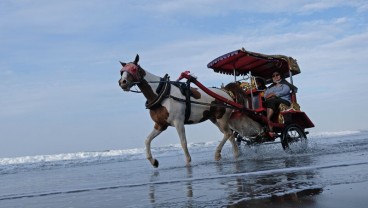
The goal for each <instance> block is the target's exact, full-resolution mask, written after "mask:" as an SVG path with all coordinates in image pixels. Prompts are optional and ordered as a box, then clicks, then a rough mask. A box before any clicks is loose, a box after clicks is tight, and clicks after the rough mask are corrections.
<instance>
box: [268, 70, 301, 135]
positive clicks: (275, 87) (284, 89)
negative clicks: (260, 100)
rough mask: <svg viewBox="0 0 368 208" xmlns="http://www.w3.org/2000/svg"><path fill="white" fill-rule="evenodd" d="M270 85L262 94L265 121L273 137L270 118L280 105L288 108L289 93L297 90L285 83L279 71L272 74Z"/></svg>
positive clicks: (289, 101)
mask: <svg viewBox="0 0 368 208" xmlns="http://www.w3.org/2000/svg"><path fill="white" fill-rule="evenodd" d="M272 82H273V83H272V84H271V85H270V86H269V87H268V88H267V89H266V91H265V94H264V98H265V101H264V106H265V107H266V109H267V111H266V113H267V119H268V128H269V132H270V136H271V137H275V135H276V134H275V133H274V132H273V129H272V125H271V123H272V122H271V118H272V116H273V115H274V113H275V112H276V111H277V110H278V108H279V106H280V104H281V103H283V104H285V105H287V106H290V103H291V96H290V92H291V91H294V92H296V90H297V88H296V87H295V86H294V85H292V84H290V83H289V82H288V81H286V80H285V79H284V78H283V76H282V73H281V72H280V71H274V72H273V73H272Z"/></svg>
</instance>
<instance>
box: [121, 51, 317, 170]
mask: <svg viewBox="0 0 368 208" xmlns="http://www.w3.org/2000/svg"><path fill="white" fill-rule="evenodd" d="M138 61H139V56H138V55H137V56H136V58H135V60H134V61H133V62H130V63H122V62H121V65H122V66H123V68H122V69H121V70H120V74H121V78H120V80H119V85H120V87H121V88H122V89H123V90H124V91H132V90H131V87H132V86H135V85H137V86H138V88H139V89H140V91H141V92H142V93H143V94H144V96H145V97H146V99H147V102H146V108H148V109H149V110H150V116H151V118H152V120H153V121H154V123H155V124H154V127H153V130H152V132H151V133H150V134H149V135H148V137H147V139H146V141H145V144H146V155H147V159H148V160H149V161H150V162H151V164H152V165H153V166H154V167H158V165H159V163H158V161H157V160H156V159H154V158H153V157H152V154H151V141H152V140H153V139H154V138H155V137H156V136H158V135H159V134H160V133H161V132H163V131H164V130H166V128H167V127H168V126H173V127H175V128H176V130H177V132H178V135H179V137H180V141H181V145H182V148H183V150H184V153H185V156H186V161H187V163H190V161H191V157H190V154H189V151H188V148H187V140H186V135H185V129H184V125H186V124H196V123H200V122H203V121H205V120H210V121H211V122H213V123H214V124H215V125H216V126H217V127H218V128H219V129H220V131H221V132H222V133H223V134H224V137H223V139H222V140H221V142H220V143H219V145H218V146H217V149H216V152H215V159H216V160H220V159H221V150H222V147H223V145H224V144H225V142H226V141H228V140H229V141H230V142H231V144H232V147H233V151H234V156H235V157H238V155H239V152H238V151H239V150H238V144H239V143H240V142H241V141H244V142H245V143H246V144H248V145H251V144H255V143H265V142H274V141H275V139H276V138H278V137H279V138H280V140H281V144H282V147H283V148H284V149H285V150H288V149H290V148H291V145H290V144H291V143H296V142H301V141H306V134H307V132H306V131H305V129H307V128H311V127H314V124H313V123H312V122H311V120H310V119H309V118H308V116H307V115H306V114H305V113H304V112H303V111H301V110H300V106H299V105H298V104H297V102H296V91H295V90H294V91H292V92H290V93H291V94H292V95H291V97H292V102H291V105H290V106H280V109H279V112H277V116H275V117H274V118H272V119H271V121H270V120H269V119H267V117H266V109H265V108H264V106H263V99H264V98H263V97H262V94H263V91H264V89H260V88H259V84H257V81H259V80H261V81H263V84H269V83H271V75H272V73H273V72H274V71H275V70H276V69H277V70H278V71H280V72H281V73H282V74H283V75H284V77H285V78H290V82H291V84H292V83H293V80H292V76H293V75H296V74H299V73H300V69H299V66H298V64H297V63H296V60H294V59H293V58H291V57H287V56H282V55H274V56H269V55H263V54H259V53H253V52H249V51H246V50H244V49H241V50H236V51H233V52H230V53H227V54H225V55H222V56H220V57H218V58H216V59H214V60H213V61H211V62H210V63H209V64H208V65H207V66H208V68H211V69H213V70H214V71H215V72H218V73H222V74H229V75H233V76H234V82H232V83H229V84H228V85H226V86H225V87H221V88H207V87H205V86H204V85H202V84H201V83H200V82H199V81H198V80H197V78H196V77H193V76H191V75H190V72H188V71H186V72H183V73H181V75H180V77H179V79H178V80H176V81H170V79H169V77H168V75H165V76H164V77H159V76H156V75H154V74H151V73H150V72H148V71H146V70H144V69H143V68H141V67H140V65H139V64H138ZM183 78H185V79H186V82H180V80H181V79H183ZM244 81H247V82H244ZM191 83H194V84H195V85H196V86H197V87H198V88H196V87H193V86H191ZM240 97H241V98H242V99H240ZM269 125H271V127H272V128H273V130H274V132H275V133H276V135H273V136H270V135H269V134H267V133H268V132H267V128H266V126H269ZM236 138H237V140H238V142H236V141H235V139H236Z"/></svg>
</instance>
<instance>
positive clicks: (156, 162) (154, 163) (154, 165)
mask: <svg viewBox="0 0 368 208" xmlns="http://www.w3.org/2000/svg"><path fill="white" fill-rule="evenodd" d="M158 165H159V163H158V160H156V159H155V161H154V162H153V167H155V168H158Z"/></svg>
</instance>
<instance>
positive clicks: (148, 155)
mask: <svg viewBox="0 0 368 208" xmlns="http://www.w3.org/2000/svg"><path fill="white" fill-rule="evenodd" d="M161 132H162V131H160V130H157V129H155V128H154V129H153V130H152V132H151V133H150V134H149V135H148V137H147V139H146V141H145V144H146V158H147V160H149V161H150V163H151V164H152V165H153V167H155V168H157V167H158V165H159V163H158V160H156V159H155V158H153V157H152V153H151V142H152V140H153V139H154V138H155V137H156V136H158V135H159V134H160V133H161Z"/></svg>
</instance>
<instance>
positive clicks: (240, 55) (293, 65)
mask: <svg viewBox="0 0 368 208" xmlns="http://www.w3.org/2000/svg"><path fill="white" fill-rule="evenodd" d="M207 67H208V68H211V69H213V70H214V71H215V72H217V73H222V74H230V75H234V73H235V75H237V76H238V75H245V74H247V73H248V72H251V73H252V75H253V76H260V77H263V78H265V79H266V80H270V79H271V76H272V73H273V72H274V71H275V70H279V71H281V72H282V73H283V74H284V77H285V78H287V77H289V71H290V72H291V73H292V75H296V74H299V73H300V68H299V66H298V63H297V62H296V60H295V59H293V58H291V57H288V56H283V55H265V54H260V53H255V52H250V51H246V50H245V49H244V48H242V49H240V50H236V51H232V52H230V53H227V54H225V55H222V56H220V57H218V58H216V59H214V60H213V61H211V62H210V63H208V64H207Z"/></svg>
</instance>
